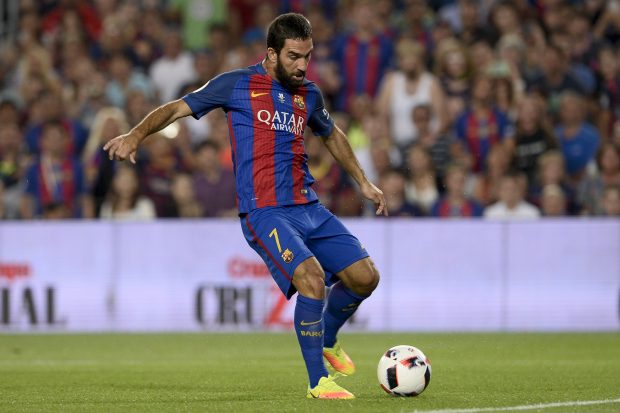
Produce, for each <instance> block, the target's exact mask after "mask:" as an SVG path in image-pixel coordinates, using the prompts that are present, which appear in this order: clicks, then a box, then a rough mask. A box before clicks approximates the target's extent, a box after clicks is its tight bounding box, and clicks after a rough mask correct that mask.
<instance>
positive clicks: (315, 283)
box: [293, 257, 329, 388]
mask: <svg viewBox="0 0 620 413" xmlns="http://www.w3.org/2000/svg"><path fill="white" fill-rule="evenodd" d="M293 286H294V287H295V289H296V290H297V293H298V294H297V303H296V305H295V316H294V325H295V332H296V333H297V340H298V341H299V346H300V347H301V353H302V355H303V357H304V361H305V363H306V369H307V370H308V378H309V380H310V388H313V387H315V386H316V385H317V384H318V383H319V380H320V379H321V377H327V376H329V373H328V372H327V369H326V368H325V365H324V364H323V306H324V304H325V274H324V273H323V269H322V268H321V265H320V264H319V262H318V261H317V260H316V258H314V257H310V258H308V259H306V260H305V261H304V262H302V263H300V264H299V265H298V266H297V268H296V269H295V272H294V273H293Z"/></svg>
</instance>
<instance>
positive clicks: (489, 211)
mask: <svg viewBox="0 0 620 413" xmlns="http://www.w3.org/2000/svg"><path fill="white" fill-rule="evenodd" d="M523 193H524V191H523V188H522V187H521V185H519V176H518V175H517V174H506V175H504V176H503V177H502V179H501V181H500V187H499V201H498V202H496V203H494V204H492V205H490V206H488V207H487V208H486V209H485V210H484V217H485V218H489V219H535V218H538V217H540V211H539V210H538V208H536V207H535V206H534V205H532V204H529V203H527V202H525V201H524V200H523Z"/></svg>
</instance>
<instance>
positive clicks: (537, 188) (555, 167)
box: [527, 150, 579, 215]
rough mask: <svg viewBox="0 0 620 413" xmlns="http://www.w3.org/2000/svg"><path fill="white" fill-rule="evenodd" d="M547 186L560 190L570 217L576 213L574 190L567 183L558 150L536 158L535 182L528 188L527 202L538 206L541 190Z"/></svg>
mask: <svg viewBox="0 0 620 413" xmlns="http://www.w3.org/2000/svg"><path fill="white" fill-rule="evenodd" d="M547 185H557V186H559V187H560V188H562V191H563V192H564V195H565V197H566V200H567V208H568V212H569V213H570V214H571V215H572V214H574V213H576V212H577V211H578V209H579V207H578V205H577V203H576V195H575V190H574V189H573V187H572V186H571V185H570V183H569V179H568V177H567V175H566V166H565V161H564V156H563V155H562V152H560V151H559V150H550V151H547V152H545V153H543V154H542V155H541V156H540V157H539V158H538V171H537V174H536V180H535V181H534V182H533V183H531V184H530V185H529V187H528V196H527V199H528V201H529V202H531V203H532V204H534V205H536V206H540V205H541V197H542V190H543V188H544V187H545V186H547Z"/></svg>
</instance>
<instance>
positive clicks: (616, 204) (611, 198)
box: [600, 186, 620, 217]
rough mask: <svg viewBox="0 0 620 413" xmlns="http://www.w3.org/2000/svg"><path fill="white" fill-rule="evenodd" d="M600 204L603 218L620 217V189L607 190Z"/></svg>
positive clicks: (612, 187)
mask: <svg viewBox="0 0 620 413" xmlns="http://www.w3.org/2000/svg"><path fill="white" fill-rule="evenodd" d="M600 203H601V206H602V211H601V215H602V216H607V217H620V187H617V186H608V187H607V188H605V190H604V191H603V196H602V199H601V201H600Z"/></svg>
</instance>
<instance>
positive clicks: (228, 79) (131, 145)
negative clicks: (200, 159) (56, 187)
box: [103, 70, 245, 163]
mask: <svg viewBox="0 0 620 413" xmlns="http://www.w3.org/2000/svg"><path fill="white" fill-rule="evenodd" d="M244 73H245V71H243V70H234V71H232V72H227V73H222V74H221V75H218V76H216V77H214V78H213V79H211V80H210V81H208V82H207V83H206V84H205V85H204V86H203V87H201V88H200V89H197V90H195V91H193V92H191V93H188V94H187V95H185V96H183V98H181V99H178V100H174V101H172V102H169V103H166V104H165V105H162V106H160V107H158V108H157V109H155V110H154V111H152V112H151V113H149V114H148V115H146V117H145V118H144V119H142V121H141V122H140V123H139V124H137V125H136V126H135V127H134V128H133V129H132V130H131V131H129V133H127V134H125V135H121V136H118V137H116V138H114V139H112V140H111V141H109V142H108V143H107V144H106V145H105V146H104V147H103V150H104V151H108V155H109V156H110V159H115V158H116V159H118V160H121V161H122V160H124V159H127V158H129V160H130V161H131V162H132V163H136V150H137V149H138V145H140V142H142V141H143V140H144V139H145V138H146V137H147V136H149V135H150V134H152V133H155V132H158V131H160V130H162V129H163V128H165V127H166V126H168V125H170V124H171V123H172V122H174V121H175V120H177V119H179V118H183V117H185V116H189V115H192V116H193V117H194V118H196V119H200V118H201V117H202V116H204V115H206V114H207V113H209V112H210V111H211V110H213V109H215V108H224V109H226V108H227V107H228V102H229V99H230V95H231V93H232V91H233V88H234V85H235V83H236V82H237V80H238V79H239V78H240V76H242V75H243V74H244Z"/></svg>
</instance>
